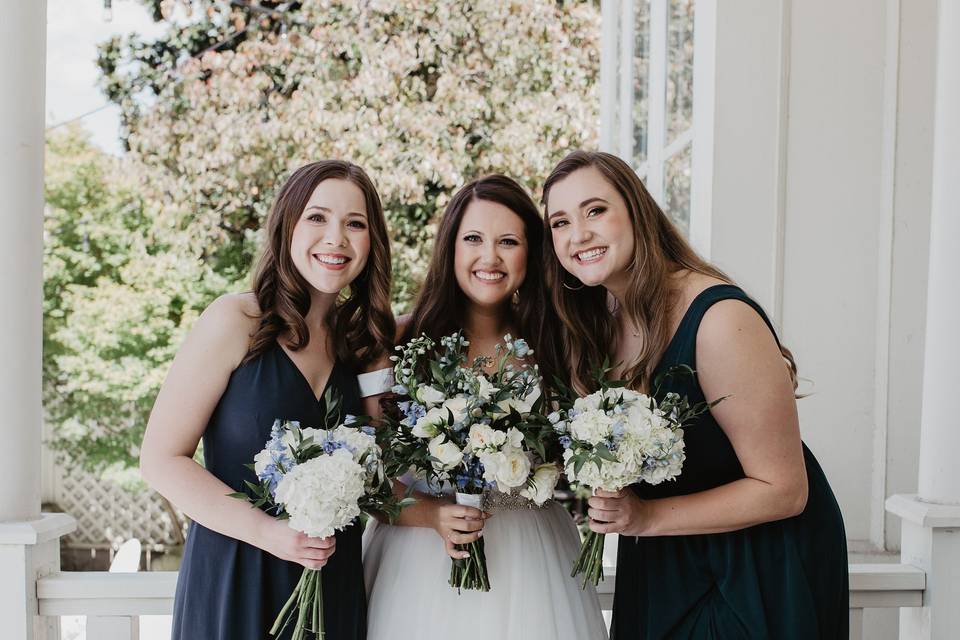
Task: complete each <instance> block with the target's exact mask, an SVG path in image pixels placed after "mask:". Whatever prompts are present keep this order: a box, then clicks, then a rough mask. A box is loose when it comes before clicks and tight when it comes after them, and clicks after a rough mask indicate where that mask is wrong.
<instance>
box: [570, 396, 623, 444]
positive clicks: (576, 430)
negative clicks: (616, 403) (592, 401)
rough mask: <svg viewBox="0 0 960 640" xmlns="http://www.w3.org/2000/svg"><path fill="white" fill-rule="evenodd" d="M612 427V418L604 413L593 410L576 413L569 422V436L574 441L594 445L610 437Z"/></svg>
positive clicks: (596, 409)
mask: <svg viewBox="0 0 960 640" xmlns="http://www.w3.org/2000/svg"><path fill="white" fill-rule="evenodd" d="M588 397H589V396H588ZM612 427H613V418H611V417H610V416H609V415H607V413H606V412H605V411H601V410H600V409H598V408H593V409H589V410H584V411H582V412H581V413H578V414H577V416H576V417H575V418H573V419H572V420H570V436H571V437H572V438H573V439H574V440H580V441H583V442H588V443H590V444H593V445H596V444H599V443H601V442H603V441H604V440H606V439H607V438H608V437H609V436H610V434H611V431H612Z"/></svg>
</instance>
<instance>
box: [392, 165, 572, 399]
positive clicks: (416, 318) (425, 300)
mask: <svg viewBox="0 0 960 640" xmlns="http://www.w3.org/2000/svg"><path fill="white" fill-rule="evenodd" d="M475 200H486V201H489V202H495V203H497V204H501V205H503V206H505V207H506V208H508V209H510V211H512V212H513V213H515V214H516V215H517V217H519V218H520V219H521V220H522V221H523V227H524V234H525V235H526V241H527V274H526V277H525V278H524V279H523V283H522V284H521V285H520V288H519V289H518V290H517V294H518V295H517V297H518V298H519V300H518V301H516V302H515V303H511V304H510V305H508V309H509V311H508V313H510V321H511V322H512V324H513V325H514V326H515V327H516V330H517V332H518V334H519V335H518V336H516V337H520V338H524V339H525V340H527V342H528V343H529V344H530V346H531V347H532V348H533V350H534V358H535V359H536V361H537V365H538V366H539V367H540V373H541V375H542V376H543V379H544V380H546V381H548V383H549V382H550V381H552V380H553V376H554V375H556V374H557V373H558V372H559V368H558V364H559V360H558V354H557V352H556V343H555V337H556V335H557V327H556V320H555V316H554V314H553V313H552V312H550V311H549V307H550V297H549V294H548V292H547V287H546V281H545V280H544V277H543V269H542V268H541V267H540V265H541V264H543V250H544V234H543V221H542V220H541V217H540V211H539V210H538V209H537V205H536V204H535V203H534V201H533V199H532V198H531V197H530V196H529V195H528V194H527V192H526V191H525V190H524V189H523V187H522V186H520V185H519V184H518V183H517V182H516V181H514V180H512V179H510V178H508V177H506V176H502V175H490V176H486V177H485V178H480V179H479V180H474V181H473V182H471V183H470V184H467V185H466V186H464V187H462V188H461V189H460V190H459V191H457V193H456V194H454V196H453V198H452V199H451V200H450V202H449V204H447V207H446V209H445V210H444V212H443V216H442V217H441V218H440V224H439V228H438V229H437V239H436V241H435V242H434V245H433V255H432V257H431V259H430V266H429V267H428V268H427V275H426V278H425V279H424V285H423V286H422V287H421V289H420V292H419V294H418V295H417V300H416V303H415V304H414V309H413V312H412V313H411V315H410V322H409V324H408V325H407V328H406V331H405V332H404V336H403V340H404V341H406V340H409V339H410V338H412V337H414V336H419V335H427V336H429V337H430V338H432V339H433V340H439V338H441V337H442V336H445V335H449V334H451V333H454V332H455V331H459V330H461V329H462V328H463V320H464V318H463V310H464V309H466V307H467V298H466V296H465V295H464V293H463V291H462V290H461V289H460V286H459V285H458V284H457V277H456V274H455V273H454V269H453V264H454V253H455V251H456V242H457V231H458V230H459V229H460V222H461V221H462V220H463V215H464V213H465V212H466V210H467V207H468V206H470V203H471V202H474V201H475ZM468 337H469V336H468Z"/></svg>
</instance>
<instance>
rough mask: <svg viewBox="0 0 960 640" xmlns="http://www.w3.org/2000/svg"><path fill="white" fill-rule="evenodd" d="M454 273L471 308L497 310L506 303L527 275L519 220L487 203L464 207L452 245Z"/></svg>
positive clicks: (523, 232) (477, 201)
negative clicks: (472, 306) (479, 307)
mask: <svg viewBox="0 0 960 640" xmlns="http://www.w3.org/2000/svg"><path fill="white" fill-rule="evenodd" d="M454 272H455V274H456V277H457V284H458V285H459V286H460V290H461V291H463V293H464V295H465V296H466V297H467V298H468V299H469V300H470V301H471V302H472V303H473V304H475V305H477V306H482V307H496V306H499V305H501V304H503V303H504V302H506V301H507V300H509V298H510V296H511V295H513V292H514V291H516V290H517V289H519V288H520V285H521V284H523V279H524V278H525V277H526V274H527V238H526V233H525V231H524V224H523V220H522V219H521V218H520V216H518V215H517V214H516V213H514V212H513V211H512V210H510V209H509V208H508V207H505V206H504V205H502V204H498V203H496V202H491V201H489V200H474V201H473V202H471V203H470V204H469V205H467V209H466V211H464V213H463V218H462V219H461V220H460V227H459V229H458V230H457V239H456V243H455V245H454Z"/></svg>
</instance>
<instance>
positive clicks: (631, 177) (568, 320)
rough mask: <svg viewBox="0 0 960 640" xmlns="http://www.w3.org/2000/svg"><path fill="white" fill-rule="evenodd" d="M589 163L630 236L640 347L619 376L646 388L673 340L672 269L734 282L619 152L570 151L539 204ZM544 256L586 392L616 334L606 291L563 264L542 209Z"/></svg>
mask: <svg viewBox="0 0 960 640" xmlns="http://www.w3.org/2000/svg"><path fill="white" fill-rule="evenodd" d="M587 167H594V168H596V169H597V170H598V171H600V173H601V174H602V175H603V176H604V178H606V180H607V181H608V182H609V183H610V184H611V185H612V186H613V187H614V188H615V189H616V190H617V192H618V193H619V194H620V197H622V198H623V201H624V202H625V203H626V206H627V214H628V215H629V216H630V220H631V222H632V224H631V225H630V226H631V229H632V232H633V240H634V255H633V260H632V261H631V262H630V264H629V265H628V267H627V271H628V272H629V274H630V283H629V285H628V287H627V293H626V296H625V298H624V300H623V308H622V309H620V312H621V313H626V314H627V316H628V317H629V318H630V319H631V320H632V321H633V322H634V324H635V326H636V329H637V331H638V333H639V336H640V337H641V338H642V339H643V347H642V348H641V350H640V353H639V354H637V357H636V359H635V360H634V361H633V362H632V363H626V365H627V367H626V369H625V370H624V373H623V375H622V376H621V377H622V378H623V379H625V380H626V382H627V384H628V386H630V387H631V388H633V389H642V390H648V389H649V388H650V385H651V382H652V381H651V376H652V375H653V370H654V369H655V368H656V366H657V362H658V361H659V358H660V357H661V356H662V354H663V352H664V350H665V349H666V348H667V344H668V343H669V341H670V338H671V336H670V331H671V329H672V326H671V317H672V316H671V313H670V312H671V311H672V310H673V307H674V305H675V304H676V294H675V293H674V292H673V290H672V288H671V287H670V285H669V278H670V274H671V273H673V272H675V271H677V270H687V271H691V272H694V273H701V274H703V275H707V276H711V277H713V278H716V279H718V280H722V281H723V282H726V283H728V284H733V281H732V280H731V279H730V277H729V276H727V275H726V274H725V273H723V272H722V271H721V270H720V269H718V268H716V267H715V266H713V265H712V264H710V263H709V262H707V261H705V260H704V259H703V258H701V257H700V256H699V255H697V253H696V252H695V251H694V250H693V248H692V247H691V246H690V245H689V244H688V243H687V241H686V240H685V239H684V237H683V236H682V235H681V234H680V232H679V231H678V230H677V228H676V227H675V226H674V225H673V223H672V222H671V221H670V219H669V218H668V217H667V216H666V214H665V213H664V212H663V211H662V210H661V209H660V207H659V206H658V205H657V203H656V201H654V199H653V198H652V197H651V196H650V194H649V193H648V192H647V189H646V187H644V186H643V182H641V181H640V178H638V177H637V174H636V173H634V171H633V170H632V169H631V168H630V166H629V165H627V163H625V162H624V161H623V160H621V159H620V158H618V157H616V156H614V155H611V154H609V153H603V152H599V151H592V152H591V151H574V152H572V153H570V154H568V155H567V156H566V157H565V158H564V159H563V160H561V161H560V163H559V164H558V165H557V166H556V167H555V168H554V169H553V171H552V172H551V173H550V176H549V177H548V178H547V180H546V182H545V183H544V186H543V199H542V204H543V206H544V208H545V209H546V207H547V203H548V200H549V197H550V189H551V188H552V187H553V186H554V185H555V184H556V183H557V182H559V181H560V180H562V179H564V178H566V177H567V176H569V175H570V174H571V173H573V172H574V171H577V170H579V169H584V168H587ZM544 224H545V229H546V231H545V234H544V235H545V242H546V243H547V244H548V247H545V249H544V252H543V253H544V262H545V265H546V266H545V271H546V277H547V282H548V284H549V286H550V288H551V296H552V298H553V304H554V308H556V310H557V314H558V315H559V316H560V320H561V322H562V324H563V330H562V332H561V336H562V338H561V341H562V344H563V347H564V351H565V352H566V354H567V355H568V357H569V358H570V361H571V364H572V367H571V371H570V383H571V384H572V385H573V387H574V388H575V389H578V390H580V391H587V390H590V389H592V387H593V386H594V385H595V383H594V382H593V375H592V374H593V372H594V370H595V369H596V367H597V366H598V365H599V364H600V363H601V362H602V361H603V360H604V358H605V357H606V356H607V355H608V354H609V353H610V352H611V351H612V349H613V346H614V341H615V339H616V319H615V317H614V316H613V314H611V313H610V312H609V310H608V305H607V291H606V289H604V288H603V287H585V286H583V283H581V282H579V281H578V280H576V279H575V278H573V277H572V276H571V275H570V274H569V273H568V272H567V271H566V270H565V269H564V268H563V266H562V265H561V264H560V261H559V260H558V259H557V255H556V252H555V251H554V250H553V234H552V230H551V227H550V224H549V216H547V215H545V216H544ZM780 352H781V354H782V355H783V358H784V360H785V361H786V363H787V367H788V369H789V371H790V378H791V380H792V381H793V386H794V389H796V386H797V381H796V380H797V378H796V375H797V367H796V363H795V362H794V359H793V355H792V354H791V353H790V350H789V349H787V348H786V347H784V346H782V345H781V346H780Z"/></svg>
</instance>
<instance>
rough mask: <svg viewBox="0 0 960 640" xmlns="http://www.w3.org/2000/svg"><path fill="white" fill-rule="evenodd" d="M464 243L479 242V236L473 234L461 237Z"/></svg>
mask: <svg viewBox="0 0 960 640" xmlns="http://www.w3.org/2000/svg"><path fill="white" fill-rule="evenodd" d="M463 240H464V242H480V241H481V240H480V236H478V235H477V234H475V233H471V234H469V235H465V236H463Z"/></svg>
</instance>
